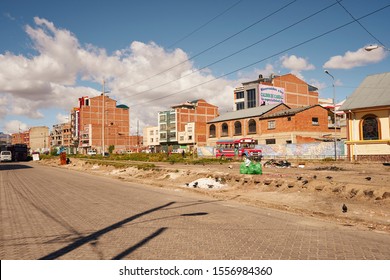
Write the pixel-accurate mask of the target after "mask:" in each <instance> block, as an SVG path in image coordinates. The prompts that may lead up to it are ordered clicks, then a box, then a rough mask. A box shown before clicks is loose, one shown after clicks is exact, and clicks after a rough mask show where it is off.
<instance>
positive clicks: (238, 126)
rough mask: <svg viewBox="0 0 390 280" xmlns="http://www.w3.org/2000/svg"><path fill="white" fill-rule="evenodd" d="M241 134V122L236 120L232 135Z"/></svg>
mask: <svg viewBox="0 0 390 280" xmlns="http://www.w3.org/2000/svg"><path fill="white" fill-rule="evenodd" d="M241 134H242V130H241V122H239V121H236V122H235V123H234V135H241Z"/></svg>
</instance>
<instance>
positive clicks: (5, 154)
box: [0, 151, 12, 161]
mask: <svg viewBox="0 0 390 280" xmlns="http://www.w3.org/2000/svg"><path fill="white" fill-rule="evenodd" d="M0 161H12V153H11V152H10V151H1V152H0Z"/></svg>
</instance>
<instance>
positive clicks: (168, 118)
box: [158, 99, 218, 150]
mask: <svg viewBox="0 0 390 280" xmlns="http://www.w3.org/2000/svg"><path fill="white" fill-rule="evenodd" d="M171 108H172V109H171V110H169V111H163V112H159V114H158V128H159V143H160V145H161V146H162V149H163V150H167V149H168V147H169V146H175V147H176V148H179V147H181V148H184V149H189V150H191V149H192V148H193V147H195V146H196V145H199V146H204V145H206V142H207V122H208V121H210V120H212V119H214V118H215V117H216V116H218V107H217V106H214V105H212V104H209V103H207V102H206V101H205V100H203V99H199V100H194V101H191V102H189V101H188V102H185V103H182V104H178V105H174V106H172V107H171ZM164 147H165V148H164Z"/></svg>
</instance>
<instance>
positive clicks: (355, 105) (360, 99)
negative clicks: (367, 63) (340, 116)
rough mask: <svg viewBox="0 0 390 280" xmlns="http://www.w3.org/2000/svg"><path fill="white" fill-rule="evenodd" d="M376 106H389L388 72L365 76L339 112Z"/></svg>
mask: <svg viewBox="0 0 390 280" xmlns="http://www.w3.org/2000/svg"><path fill="white" fill-rule="evenodd" d="M378 106H390V72H386V73H382V74H376V75H370V76H367V77H366V78H365V79H364V80H363V82H362V83H361V84H360V85H359V87H358V88H357V89H356V90H355V91H354V92H353V93H352V94H351V95H350V96H349V97H348V98H347V100H346V101H345V102H344V104H343V105H342V106H341V107H340V109H339V110H340V111H347V110H352V109H361V108H370V107H378Z"/></svg>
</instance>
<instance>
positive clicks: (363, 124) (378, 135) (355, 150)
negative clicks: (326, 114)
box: [340, 72, 390, 162]
mask: <svg viewBox="0 0 390 280" xmlns="http://www.w3.org/2000/svg"><path fill="white" fill-rule="evenodd" d="M340 110H341V111H344V112H345V113H346V114H347V142H346V144H347V153H348V157H349V159H350V160H351V161H358V160H372V161H382V162H384V161H390V72H387V73H382V74H377V75H371V76H368V77H366V78H365V79H364V81H363V82H362V83H361V84H360V86H359V87H358V88H357V89H356V90H355V91H354V92H353V93H352V95H351V96H350V97H349V98H347V100H346V101H345V102H344V104H343V105H342V106H341V107H340Z"/></svg>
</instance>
